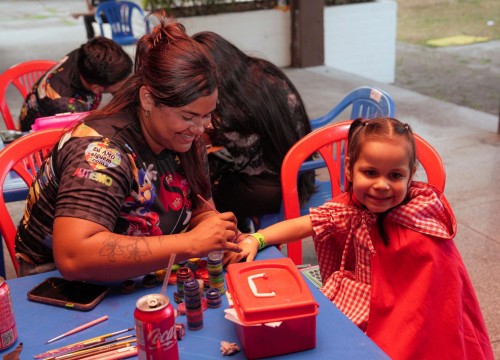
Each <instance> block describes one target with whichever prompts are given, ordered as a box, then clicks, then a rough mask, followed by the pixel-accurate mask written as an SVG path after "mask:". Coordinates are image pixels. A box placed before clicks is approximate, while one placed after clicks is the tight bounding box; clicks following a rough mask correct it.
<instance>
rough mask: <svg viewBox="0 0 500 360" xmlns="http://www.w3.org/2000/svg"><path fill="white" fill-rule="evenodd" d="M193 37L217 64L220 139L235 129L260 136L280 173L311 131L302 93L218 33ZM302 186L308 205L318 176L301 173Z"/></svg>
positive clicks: (270, 161) (265, 153) (273, 67)
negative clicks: (288, 155) (297, 144)
mask: <svg viewBox="0 0 500 360" xmlns="http://www.w3.org/2000/svg"><path fill="white" fill-rule="evenodd" d="M193 38H194V39H195V40H196V41H198V42H199V43H200V44H202V45H204V46H205V48H206V49H207V50H208V51H209V52H210V53H211V54H212V56H213V58H214V60H215V63H216V66H217V75H218V76H217V80H218V85H219V100H218V103H217V109H216V114H215V115H216V116H214V119H212V124H213V127H214V129H215V130H214V136H215V138H217V137H218V136H217V134H223V133H228V132H233V131H235V132H238V133H240V134H241V135H242V136H249V135H252V134H257V135H258V136H259V147H260V148H261V149H262V155H263V161H264V162H265V164H266V165H267V166H268V167H269V169H271V170H272V171H273V172H275V173H277V174H279V173H280V170H281V164H282V162H283V158H284V157H285V155H286V153H287V151H288V150H289V149H290V148H291V147H292V145H293V144H295V143H296V142H297V141H298V140H299V139H300V138H302V137H303V136H304V135H306V134H307V133H309V132H311V125H310V123H309V118H308V116H307V112H306V110H305V107H304V103H303V101H302V99H301V97H300V94H299V92H298V90H297V89H296V88H295V86H294V85H293V83H292V82H291V81H290V79H289V78H288V77H287V76H286V75H285V74H284V73H283V71H281V70H280V69H279V68H278V67H277V66H276V65H274V64H272V63H271V62H269V61H267V60H264V59H260V58H256V57H251V56H248V55H246V54H245V53H244V52H243V51H241V50H240V49H238V48H237V47H236V46H234V45H233V44H232V43H230V42H229V41H227V40H226V39H224V38H223V37H222V36H220V35H218V34H216V33H213V32H210V31H204V32H200V33H197V34H195V35H193ZM221 140H222V141H223V139H219V141H221ZM299 184H300V185H299V186H300V188H299V197H300V199H301V202H305V200H307V199H308V198H309V197H310V195H311V194H312V193H313V192H314V173H306V174H303V175H301V178H300V181H299Z"/></svg>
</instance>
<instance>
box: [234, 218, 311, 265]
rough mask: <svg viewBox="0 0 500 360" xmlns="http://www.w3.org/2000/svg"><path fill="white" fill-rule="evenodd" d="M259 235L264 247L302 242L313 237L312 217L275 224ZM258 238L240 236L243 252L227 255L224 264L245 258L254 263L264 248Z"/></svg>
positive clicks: (260, 231) (247, 235) (238, 240)
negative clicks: (258, 253)
mask: <svg viewBox="0 0 500 360" xmlns="http://www.w3.org/2000/svg"><path fill="white" fill-rule="evenodd" d="M258 233H259V234H260V235H262V237H263V239H264V242H265V245H264V246H271V245H280V244H288V243H290V242H292V241H296V240H298V241H301V240H302V239H303V238H306V237H309V236H312V235H313V228H312V223H311V218H310V216H309V215H304V216H301V217H298V218H295V219H290V220H285V221H281V222H279V223H276V224H273V225H271V226H269V227H267V228H265V229H262V230H259V231H258ZM257 237H258V236H257ZM257 237H254V236H251V235H250V234H242V235H240V236H239V237H238V239H237V242H238V245H239V246H240V247H241V248H242V249H243V251H242V252H241V253H229V252H228V253H226V254H225V256H224V264H229V263H234V262H239V261H241V260H242V259H244V258H246V261H253V260H254V259H255V256H256V255H257V252H258V251H259V247H260V248H262V244H259V241H258V240H257ZM262 237H261V238H262ZM259 245H260V246H259Z"/></svg>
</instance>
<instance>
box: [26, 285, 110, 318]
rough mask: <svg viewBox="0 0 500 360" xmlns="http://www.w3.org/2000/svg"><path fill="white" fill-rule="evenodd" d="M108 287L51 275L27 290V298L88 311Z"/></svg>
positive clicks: (102, 296) (99, 299)
mask: <svg viewBox="0 0 500 360" xmlns="http://www.w3.org/2000/svg"><path fill="white" fill-rule="evenodd" d="M109 289H110V288H109V287H108V286H105V285H99V284H92V283H88V282H84V281H69V280H66V279H63V278H60V277H51V278H48V279H45V280H44V281H43V282H42V283H40V284H38V285H37V286H35V287H34V288H33V289H31V290H30V291H28V299H29V300H31V301H36V302H40V303H44V304H49V305H54V306H61V307H65V308H69V309H75V310H82V311H88V310H91V309H93V308H95V307H96V305H97V304H99V303H100V302H101V301H102V299H104V296H106V294H107V293H108V292H109Z"/></svg>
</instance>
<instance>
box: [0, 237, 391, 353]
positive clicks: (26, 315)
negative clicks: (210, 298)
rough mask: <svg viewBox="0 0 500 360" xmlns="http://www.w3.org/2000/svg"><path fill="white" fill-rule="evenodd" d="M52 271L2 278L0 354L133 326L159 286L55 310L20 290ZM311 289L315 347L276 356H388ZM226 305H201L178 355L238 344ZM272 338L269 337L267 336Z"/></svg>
mask: <svg viewBox="0 0 500 360" xmlns="http://www.w3.org/2000/svg"><path fill="white" fill-rule="evenodd" d="M279 257H282V254H281V253H280V252H279V251H278V250H277V249H276V248H275V247H271V248H267V249H265V250H263V251H261V252H260V253H259V254H258V259H261V260H262V259H272V258H279ZM58 275H59V273H58V272H49V273H45V274H39V275H34V276H28V277H24V278H19V279H13V280H8V281H7V283H8V285H9V287H10V290H11V297H12V302H13V307H14V312H15V316H16V323H17V329H18V333H19V335H18V340H17V343H16V344H15V345H13V346H11V347H10V348H9V349H6V350H4V351H0V356H2V354H5V353H7V352H10V351H12V350H14V348H15V346H17V344H18V343H20V342H22V343H23V350H22V353H21V359H33V356H34V355H36V354H40V353H43V352H45V351H47V350H50V349H54V348H57V347H60V346H63V345H68V344H72V343H74V342H77V341H82V340H86V339H89V338H91V337H95V336H99V335H102V334H106V333H109V332H113V331H117V330H121V329H126V328H129V327H132V326H133V324H134V309H135V303H136V301H137V299H139V298H140V297H141V296H143V295H146V294H150V293H157V292H159V291H160V288H161V285H158V287H156V288H152V289H151V288H150V289H146V288H143V287H142V284H141V282H140V281H136V287H137V290H136V291H135V292H134V293H132V294H128V295H125V294H122V293H120V291H119V289H120V286H119V284H116V285H114V286H112V290H111V292H110V293H109V294H108V295H107V296H106V298H105V299H104V300H103V302H102V303H100V304H99V305H98V306H97V307H96V308H94V309H93V310H91V311H89V312H81V311H76V310H69V309H64V308H58V307H55V306H50V305H45V304H39V303H35V302H31V301H29V300H28V299H27V297H26V293H27V292H28V291H29V290H30V289H32V288H33V287H35V285H37V284H38V283H40V282H41V281H42V280H44V279H45V278H47V277H50V276H58ZM307 283H308V285H309V287H310V289H311V292H312V294H313V296H314V298H315V300H316V301H317V303H318V304H319V309H318V310H319V311H318V316H317V318H316V328H317V331H316V332H317V345H316V348H315V349H312V350H308V351H302V352H298V353H293V354H288V355H283V356H279V357H277V358H280V359H281V358H286V359H343V360H345V359H363V360H365V359H389V358H388V357H387V355H385V353H384V352H383V351H382V350H380V348H378V347H377V345H375V344H374V343H373V342H372V341H371V340H370V339H369V338H368V337H367V336H366V335H365V334H364V333H363V332H362V331H360V330H359V329H358V328H357V327H356V326H355V325H354V324H353V323H352V322H351V321H350V320H349V319H347V317H345V316H344V314H342V313H341V312H340V311H339V310H338V309H337V308H336V307H335V306H334V305H333V304H332V303H331V302H330V301H329V300H328V299H327V298H326V297H325V296H324V295H323V294H322V293H321V292H320V291H319V290H318V289H317V288H316V287H315V286H314V285H313V284H312V283H310V282H309V281H307ZM176 290H177V289H176V287H175V286H173V285H169V286H168V288H167V295H168V296H169V297H170V299H173V292H174V291H176ZM226 308H228V303H227V299H226V297H225V296H224V298H223V304H222V307H220V308H218V309H207V310H206V311H205V312H204V327H203V329H201V330H199V331H190V330H187V326H186V335H185V337H184V338H183V339H182V340H180V341H179V351H180V357H181V359H189V360H191V359H218V360H221V359H222V358H223V357H222V355H221V353H220V342H221V341H222V340H226V341H230V342H236V343H239V341H238V337H237V335H236V331H235V329H234V326H233V324H232V323H231V322H229V321H228V320H226V319H224V309H226ZM103 315H108V316H109V319H108V320H107V321H104V322H102V323H100V324H97V325H95V326H93V327H90V328H88V329H86V330H83V331H81V332H79V333H76V334H73V335H71V336H68V337H66V338H63V339H61V340H58V341H55V342H53V343H51V344H49V345H47V344H45V343H46V341H47V340H49V339H52V338H54V337H56V336H58V335H60V334H62V333H65V332H66V331H69V330H71V329H72V328H74V327H76V326H78V325H80V324H83V323H86V322H88V321H91V320H94V319H97V318H99V317H101V316H103ZM176 322H178V323H179V322H180V323H184V324H186V318H185V316H179V317H178V318H177V319H176ZM269 340H270V341H272V339H269ZM244 358H245V356H244V354H243V351H241V352H239V353H237V354H235V355H233V356H232V357H231V359H232V360H234V359H244Z"/></svg>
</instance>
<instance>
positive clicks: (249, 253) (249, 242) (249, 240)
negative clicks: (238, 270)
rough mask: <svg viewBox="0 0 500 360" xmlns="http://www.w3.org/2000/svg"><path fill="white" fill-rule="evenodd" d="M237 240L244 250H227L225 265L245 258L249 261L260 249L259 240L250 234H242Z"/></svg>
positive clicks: (223, 261)
mask: <svg viewBox="0 0 500 360" xmlns="http://www.w3.org/2000/svg"><path fill="white" fill-rule="evenodd" d="M236 242H237V244H238V247H239V248H240V249H242V251H241V252H240V253H235V252H229V251H226V252H225V253H224V259H223V260H222V263H223V265H224V266H227V265H229V264H232V263H237V262H240V261H241V260H243V259H245V258H246V261H247V262H250V261H253V260H254V259H255V256H256V255H257V252H258V251H259V242H258V241H257V239H256V238H254V237H253V236H251V235H250V234H241V235H240V236H238V239H236Z"/></svg>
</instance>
